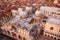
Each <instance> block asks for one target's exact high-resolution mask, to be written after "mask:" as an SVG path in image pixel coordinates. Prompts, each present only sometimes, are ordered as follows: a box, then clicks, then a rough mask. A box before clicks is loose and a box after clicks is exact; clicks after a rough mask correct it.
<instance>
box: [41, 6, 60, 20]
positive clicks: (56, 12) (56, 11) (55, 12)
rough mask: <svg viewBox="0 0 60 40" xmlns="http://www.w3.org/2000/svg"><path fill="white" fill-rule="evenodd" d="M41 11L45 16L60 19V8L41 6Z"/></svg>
mask: <svg viewBox="0 0 60 40" xmlns="http://www.w3.org/2000/svg"><path fill="white" fill-rule="evenodd" d="M40 11H41V13H42V14H43V15H45V16H48V17H55V18H58V19H60V8H56V7H48V6H41V7H40Z"/></svg>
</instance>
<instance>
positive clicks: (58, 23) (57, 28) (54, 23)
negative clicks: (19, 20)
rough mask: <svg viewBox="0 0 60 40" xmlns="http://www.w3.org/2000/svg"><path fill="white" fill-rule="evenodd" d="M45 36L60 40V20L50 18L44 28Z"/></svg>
mask: <svg viewBox="0 0 60 40" xmlns="http://www.w3.org/2000/svg"><path fill="white" fill-rule="evenodd" d="M44 36H46V37H49V38H53V39H55V40H60V20H59V19H56V18H51V17H50V18H48V21H47V22H46V24H45V27H44Z"/></svg>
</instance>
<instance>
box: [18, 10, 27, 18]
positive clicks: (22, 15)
mask: <svg viewBox="0 0 60 40" xmlns="http://www.w3.org/2000/svg"><path fill="white" fill-rule="evenodd" d="M19 14H20V17H22V18H26V17H27V16H28V13H27V11H21V12H20V13H19Z"/></svg>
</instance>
